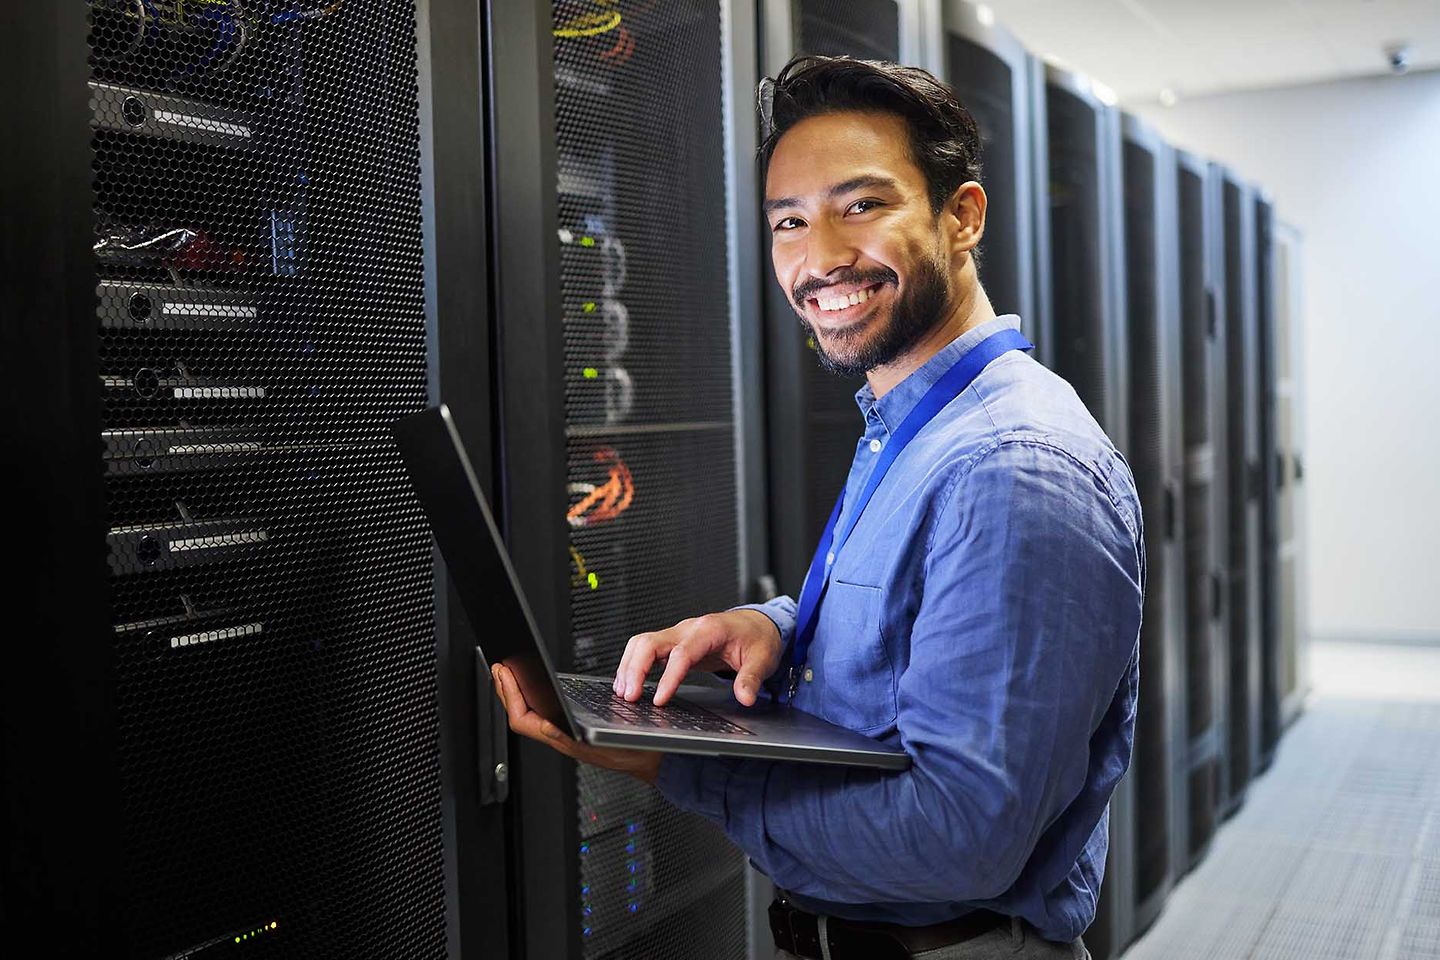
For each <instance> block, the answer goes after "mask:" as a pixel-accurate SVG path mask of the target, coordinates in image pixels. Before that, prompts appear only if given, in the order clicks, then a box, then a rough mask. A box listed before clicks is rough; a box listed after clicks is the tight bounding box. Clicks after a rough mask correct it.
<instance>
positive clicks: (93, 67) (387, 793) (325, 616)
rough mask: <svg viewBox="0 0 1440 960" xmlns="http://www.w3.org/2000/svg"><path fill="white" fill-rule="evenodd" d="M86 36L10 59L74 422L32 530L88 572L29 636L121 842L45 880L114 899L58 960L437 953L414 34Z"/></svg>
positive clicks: (176, 26) (126, 21)
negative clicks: (74, 724) (63, 646)
mask: <svg viewBox="0 0 1440 960" xmlns="http://www.w3.org/2000/svg"><path fill="white" fill-rule="evenodd" d="M52 6H53V7H56V8H59V7H65V8H66V9H68V10H72V11H77V12H76V13H71V14H60V13H53V12H52V11H51V9H50V8H51V7H52ZM81 9H82V8H81V6H80V5H79V4H73V5H49V4H46V5H40V6H39V7H36V8H34V9H32V8H24V10H23V15H22V19H23V20H24V22H26V23H28V24H30V26H29V27H26V28H22V29H21V30H20V31H18V32H19V34H20V35H21V36H26V35H28V36H30V37H31V38H32V39H34V40H35V41H36V46H37V53H36V54H35V61H34V63H33V64H32V65H33V66H34V67H35V68H36V70H35V73H34V75H33V76H32V80H33V79H34V78H36V77H43V78H45V80H46V81H47V82H50V83H52V84H53V90H54V91H57V96H58V98H59V104H60V108H59V109H58V110H57V111H56V113H55V115H54V118H53V121H47V122H46V123H42V124H38V125H37V127H35V128H33V129H36V130H37V131H40V132H42V133H43V134H44V136H45V141H44V142H43V143H37V144H36V145H35V146H36V149H35V151H34V153H35V159H36V160H39V159H40V158H45V159H47V160H48V161H49V162H51V163H53V164H54V170H56V171H58V172H59V177H57V178H54V179H51V178H45V180H46V182H48V183H49V184H51V189H54V188H55V187H58V188H60V189H61V190H62V192H63V195H61V194H53V195H51V196H50V197H48V199H49V200H52V201H54V202H55V207H54V208H53V209H54V211H55V212H54V214H53V216H54V218H55V220H56V221H57V223H56V226H55V227H52V228H44V229H41V230H39V231H37V233H36V234H35V237H37V238H45V239H46V241H47V242H52V243H53V245H52V246H51V247H50V248H49V249H48V250H45V253H46V254H47V258H48V256H53V257H54V258H55V264H56V266H55V267H53V268H51V269H50V271H49V272H48V273H46V272H41V273H38V274H37V278H44V279H43V282H44V283H52V284H54V287H55V288H56V289H54V290H52V292H53V293H59V294H61V295H60V296H58V297H57V298H56V300H55V303H56V304H59V305H61V309H60V310H57V312H56V316H57V317H63V318H65V319H66V320H68V323H67V324H66V325H65V326H64V329H65V330H66V337H64V338H57V339H59V340H60V341H61V343H62V344H63V346H64V348H66V349H68V350H70V351H71V352H70V353H69V355H68V356H66V357H65V358H64V364H63V365H61V364H57V365H56V366H54V367H50V368H48V369H47V371H46V373H47V376H48V377H50V378H53V381H54V384H55V386H53V387H50V388H49V390H50V392H51V393H52V394H60V393H66V392H70V391H73V394H71V398H70V399H71V400H72V401H73V403H72V404H71V405H69V406H68V409H67V411H66V412H67V413H68V414H69V415H70V416H69V419H68V422H65V423H60V422H55V421H50V420H49V417H50V416H51V414H49V413H40V414H38V415H37V417H36V419H37V420H38V421H39V422H40V423H42V424H45V428H46V430H47V432H48V436H44V437H42V436H40V435H39V434H35V435H34V437H35V439H36V440H37V441H39V445H38V446H37V448H36V450H37V452H38V451H39V450H42V449H46V448H48V449H49V451H50V453H47V454H46V455H45V456H44V457H43V458H41V459H43V460H44V461H45V462H48V463H51V464H53V465H55V467H56V468H60V467H63V470H64V474H65V475H64V476H63V477H57V480H59V482H58V483H57V484H56V485H55V486H54V488H53V489H50V490H37V491H35V495H36V499H35V501H34V507H35V510H36V512H37V513H39V514H42V515H45V516H56V515H62V516H63V515H65V514H67V513H69V512H70V511H72V510H73V511H75V512H76V518H75V521H74V524H73V526H72V525H71V522H70V521H68V520H67V521H66V523H65V526H64V528H62V529H61V530H59V531H56V533H55V534H52V536H55V537H64V538H68V540H69V542H67V543H64V545H63V546H64V549H65V551H67V552H73V553H74V554H75V555H76V556H78V557H82V558H86V560H87V561H88V560H91V559H95V560H100V561H101V562H100V563H95V564H94V565H93V566H92V565H90V564H89V563H87V562H83V561H77V562H75V563H73V564H66V565H63V566H60V567H55V568H52V569H51V570H49V571H46V572H45V573H44V574H42V576H43V577H44V578H45V579H46V580H47V582H55V581H54V580H53V579H52V578H53V577H55V576H64V577H66V578H70V582H69V583H65V584H64V587H65V588H66V589H67V591H69V592H72V593H73V595H74V598H75V599H74V602H73V603H66V602H63V601H62V602H59V603H54V606H53V609H52V610H51V611H50V612H48V613H46V614H45V616H47V617H50V618H54V617H57V616H58V615H60V614H61V613H62V612H63V614H64V616H65V617H66V618H67V619H68V618H69V617H70V616H71V615H72V614H73V615H75V616H76V617H77V618H79V619H77V620H75V621H73V622H71V623H70V624H69V625H68V626H66V627H64V628H63V629H60V630H57V631H55V632H54V633H53V634H41V635H53V636H55V637H57V638H60V637H63V638H65V639H66V640H67V641H73V643H71V644H70V646H71V647H72V649H73V650H74V651H75V652H76V654H77V656H76V663H75V665H74V666H68V665H65V664H63V663H55V664H54V666H55V667H56V668H57V676H59V677H66V678H67V679H66V681H65V684H64V685H65V687H66V688H67V689H68V690H69V691H70V694H69V695H70V696H72V697H73V696H77V695H78V696H79V698H80V701H81V702H77V703H75V707H76V711H77V714H79V715H80V716H83V717H84V718H85V721H86V723H87V725H89V726H90V727H91V728H92V730H93V731H94V733H95V740H96V741H97V742H98V743H100V744H102V745H103V748H104V750H105V753H106V754H107V755H106V756H103V757H85V760H86V761H87V762H88V761H90V760H95V761H97V762H96V765H95V766H94V767H93V768H92V769H91V770H90V771H89V772H88V773H87V776H91V777H95V778H98V779H99V780H100V781H103V782H99V783H98V784H95V789H94V791H93V792H87V793H86V794H85V797H86V801H87V803H96V802H97V801H98V802H100V803H102V805H103V807H104V809H105V811H106V813H104V814H102V815H101V819H102V822H105V823H106V827H107V829H110V830H112V831H113V832H112V833H111V837H110V838H107V839H106V840H105V841H103V842H102V843H100V844H98V845H97V850H96V855H97V857H98V861H97V862H94V863H89V864H87V863H86V862H85V861H83V860H82V861H70V862H68V863H59V864H58V867H59V868H60V869H58V870H57V869H51V870H49V871H47V872H46V873H47V875H48V877H49V879H50V881H51V883H52V884H53V885H52V886H50V887H49V889H48V892H50V893H53V894H56V895H57V896H56V899H57V901H59V902H74V901H75V899H76V898H74V897H72V896H71V895H70V894H69V893H68V892H66V891H67V890H68V888H69V887H70V885H71V884H72V883H75V884H77V886H78V887H79V888H80V889H81V890H87V889H88V890H97V889H101V888H104V892H106V893H109V894H111V895H112V897H113V899H112V900H111V902H110V903H109V904H102V905H101V906H100V907H98V908H97V909H96V910H94V911H92V912H91V914H90V916H88V917H84V918H80V920H79V922H78V923H71V922H58V923H55V924H53V925H50V926H49V928H48V934H47V935H48V936H52V937H58V938H65V937H71V936H73V937H74V938H75V940H76V941H77V945H78V944H87V943H94V941H95V940H96V939H97V938H96V936H95V931H94V930H93V929H92V928H90V927H89V926H87V923H88V921H90V920H93V919H94V918H95V917H105V916H106V915H107V914H109V917H108V919H109V920H110V921H111V923H110V926H109V927H108V928H107V929H105V930H104V931H103V932H102V938H101V942H102V943H103V944H104V946H103V947H102V948H101V949H98V950H94V951H87V955H98V954H101V953H104V954H105V955H117V956H138V957H155V956H175V955H181V954H184V955H194V954H196V953H198V952H199V951H201V950H211V949H218V948H220V947H222V946H229V945H232V944H235V943H236V942H246V943H249V944H251V945H252V946H253V947H254V949H257V950H260V951H262V952H268V953H270V955H273V956H318V955H366V954H372V955H373V954H379V955H385V956H396V957H422V956H423V957H440V956H444V955H445V954H446V952H447V927H446V919H447V918H446V912H445V898H446V891H445V869H444V857H443V837H444V827H443V823H442V821H443V816H444V813H443V806H442V800H441V779H440V762H439V749H440V741H439V723H438V717H437V707H436V644H435V618H434V600H433V589H432V588H433V578H432V566H431V552H430V542H429V535H428V531H427V529H426V527H425V524H424V519H423V515H422V514H421V512H420V510H419V508H418V505H417V504H416V503H415V502H414V500H413V497H412V496H411V494H410V492H409V489H408V484H407V483H406V482H405V480H404V471H403V469H402V468H401V465H400V464H399V461H398V457H397V456H396V455H395V452H394V450H393V447H392V445H391V443H390V441H389V438H388V433H387V429H386V428H387V426H388V423H389V422H390V421H391V420H393V419H395V418H397V417H399V416H401V415H404V414H406V413H410V412H413V411H415V410H418V409H420V408H421V407H423V405H424V404H425V401H426V397H427V356H426V338H427V327H426V314H425V295H426V288H425V271H424V249H423V240H422V238H423V231H422V190H421V161H420V156H421V150H420V147H421V141H420V122H419V117H420V91H419V89H418V84H417V49H416V8H415V4H414V3H413V2H402V0H390V2H375V3H370V4H345V5H339V6H326V7H325V8H323V9H321V8H320V7H318V6H317V7H316V8H315V9H314V10H312V11H310V15H307V16H296V15H291V14H289V13H282V12H273V11H272V12H269V13H266V14H264V15H261V14H260V13H259V12H258V11H257V10H252V11H251V15H250V16H241V15H239V14H238V13H237V8H226V9H225V10H223V11H221V10H219V9H218V8H215V7H213V6H212V5H198V6H195V5H191V6H184V7H183V9H182V6H181V5H171V6H168V7H166V8H165V9H164V10H159V9H156V8H155V7H154V5H146V7H145V9H144V10H143V11H142V10H140V9H139V8H138V7H137V5H135V4H128V3H110V2H104V0H97V2H94V3H90V4H88V5H87V6H85V7H84V8H83V11H84V12H83V13H80V12H78V11H81ZM32 17H34V18H35V19H33V20H32V19H31V18H32ZM37 24H39V25H43V26H44V27H48V28H49V29H51V30H52V31H54V32H52V33H51V35H50V36H49V37H46V38H45V39H44V40H41V39H40V38H39V35H38V33H33V32H31V31H32V30H34V28H35V27H36V25H37ZM7 34H10V31H8V30H7ZM77 49H78V50H80V51H82V55H81V56H79V57H75V56H74V53H75V51H76V50H77ZM49 50H59V51H67V52H65V53H59V54H50V53H48V52H40V51H49ZM85 53H88V69H87V65H86V63H87V60H86V57H85V56H84V54H85ZM87 98H88V103H87ZM47 99H48V98H47ZM381 120H383V122H379V121H381ZM31 163H32V160H31V159H30V158H28V157H26V158H20V159H19V160H18V161H17V164H23V165H24V166H25V167H30V166H31ZM76 169H84V170H86V171H87V172H88V173H89V174H90V175H88V176H86V177H85V178H84V179H83V180H76V179H74V178H73V177H71V174H72V173H73V172H74V171H75V170H76ZM20 182H27V180H26V178H23V177H22V178H20ZM22 222H23V221H22ZM77 224H79V225H80V228H78V229H77ZM10 226H11V224H10V223H9V222H8V221H7V232H8V230H9V228H10ZM32 239H33V238H30V237H27V238H24V240H23V242H21V239H20V238H16V237H13V236H7V237H6V248H7V249H8V250H16V251H23V250H28V249H30V248H31V246H32ZM77 241H78V242H77ZM62 272H63V275H62ZM61 287H63V288H64V290H63V293H62V291H61V290H60V289H58V288H61ZM35 349H39V346H38V344H37V345H35ZM47 349H48V350H49V352H50V353H51V359H59V358H58V357H55V356H54V352H55V348H54V347H50V348H47ZM42 396H45V395H44V394H43V393H37V394H36V397H34V398H30V399H32V400H33V399H36V398H39V397H42ZM81 397H83V398H84V399H83V401H82V400H81V399H80V398H81ZM47 399H48V398H47ZM57 409H60V408H59V407H58V406H57ZM27 429H29V428H27ZM82 449H83V450H85V451H86V453H85V454H84V455H83V456H80V457H76V458H74V459H71V451H78V450H82ZM56 454H58V455H56ZM96 521H98V522H96ZM43 539H46V538H42V540H43ZM58 545H59V543H58V542H57V546H58ZM101 563H103V566H102V565H101ZM57 585H59V584H58V583H57ZM55 599H57V598H51V602H53V601H54V600H55ZM82 611H83V612H82ZM91 650H93V651H97V652H96V653H94V654H93V655H92V654H88V653H87V651H91ZM92 656H93V657H94V659H91V657H92ZM33 719H34V718H32V720H33ZM31 729H33V726H32V727H31ZM61 729H64V727H63V726H62V727H61ZM88 739H89V738H88V737H84V738H77V742H79V740H86V741H88ZM66 749H67V751H68V749H69V747H67V748H66ZM8 755H9V754H8V749H7V757H8ZM7 806H8V805H7ZM32 812H34V813H37V814H39V813H42V811H40V810H38V809H35V808H32ZM67 812H73V811H67V810H66V808H65V807H64V805H63V804H61V805H59V807H58V809H57V810H56V811H55V812H54V813H53V815H54V816H61V815H63V814H65V813H67ZM106 818H113V820H107V819H106ZM84 819H88V816H87V817H86V818H84ZM42 823H43V821H39V820H37V821H36V822H33V823H30V824H29V826H30V827H31V829H32V830H33V829H36V828H39V827H41V826H42ZM57 827H59V825H58V824H57ZM73 828H74V824H66V825H64V826H63V827H61V829H64V830H66V831H68V830H71V829H73ZM83 829H84V828H82V831H83ZM82 835H83V833H82ZM27 849H29V850H32V851H34V850H37V849H38V848H37V847H36V846H35V845H33V844H27ZM56 866H57V862H55V861H51V867H52V868H55V867H56ZM76 871H86V872H88V871H94V872H95V873H97V874H98V875H99V876H98V878H97V879H94V880H91V879H87V878H84V877H80V876H77V875H76ZM87 896H88V894H84V895H82V899H83V898H84V897H87ZM5 899H6V900H7V903H8V902H15V903H17V904H18V903H20V902H23V900H20V899H18V898H17V899H16V900H15V901H11V898H10V897H9V896H8V894H7V896H6V898H5ZM7 909H10V908H9V906H7ZM52 918H53V917H52ZM53 919H61V920H63V918H53ZM65 949H66V948H65V947H61V948H59V952H64V950H65ZM81 949H83V947H82V948H81Z"/></svg>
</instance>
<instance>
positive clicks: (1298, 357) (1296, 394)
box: [1273, 221, 1310, 729]
mask: <svg viewBox="0 0 1440 960" xmlns="http://www.w3.org/2000/svg"><path fill="white" fill-rule="evenodd" d="M1273 240H1274V244H1275V263H1274V269H1275V408H1276V414H1275V423H1276V443H1277V445H1278V461H1279V462H1278V466H1279V471H1280V472H1279V477H1278V478H1277V481H1276V482H1277V484H1278V485H1279V491H1278V493H1277V495H1276V514H1277V519H1276V525H1275V526H1276V537H1277V540H1278V544H1277V548H1276V552H1277V556H1278V560H1277V566H1278V573H1277V584H1276V591H1277V593H1278V595H1279V601H1278V606H1279V618H1278V619H1279V627H1278V632H1279V640H1278V643H1279V646H1280V664H1281V666H1280V671H1279V672H1280V696H1281V702H1280V717H1281V726H1282V729H1283V728H1284V727H1286V726H1289V725H1290V724H1291V723H1293V722H1294V721H1295V719H1296V718H1297V717H1298V716H1299V714H1300V709H1301V706H1302V704H1303V703H1304V700H1305V696H1306V694H1307V693H1308V692H1309V688H1310V679H1309V656H1308V650H1309V642H1308V622H1307V617H1306V611H1307V605H1306V597H1305V593H1304V583H1305V580H1306V576H1305V486H1304V477H1305V468H1304V458H1303V449H1304V448H1303V437H1304V423H1303V420H1302V417H1301V411H1302V410H1303V408H1304V387H1305V383H1304V376H1303V368H1302V362H1303V359H1302V358H1303V356H1304V335H1305V327H1304V313H1305V312H1304V292H1303V286H1302V283H1301V276H1302V267H1303V259H1304V245H1303V243H1302V241H1301V236H1300V233H1299V231H1297V230H1296V229H1295V228H1294V227H1292V226H1290V225H1288V224H1285V223H1282V222H1278V221H1277V222H1276V224H1275V229H1274V235H1273Z"/></svg>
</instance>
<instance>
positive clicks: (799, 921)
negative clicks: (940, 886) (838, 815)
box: [770, 897, 1010, 960]
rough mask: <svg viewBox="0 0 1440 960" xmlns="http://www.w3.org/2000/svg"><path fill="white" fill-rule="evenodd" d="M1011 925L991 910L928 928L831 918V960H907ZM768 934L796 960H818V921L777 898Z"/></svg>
mask: <svg viewBox="0 0 1440 960" xmlns="http://www.w3.org/2000/svg"><path fill="white" fill-rule="evenodd" d="M1009 925H1010V918H1009V917H1006V916H1003V915H1001V914H998V913H993V912H991V911H989V910H975V911H972V912H971V913H967V914H965V915H964V916H963V917H959V918H957V919H955V920H946V921H945V922H943V923H932V924H930V925H928V926H924V927H906V926H901V925H899V924H894V923H870V922H866V921H861V920H842V919H841V918H839V917H830V918H829V919H828V920H827V921H826V922H825V933H826V939H828V940H829V941H830V960H891V958H893V960H906V958H908V957H910V956H911V955H912V954H916V953H920V952H921V951H923V950H934V949H937V948H939V947H948V946H950V945H952V944H956V943H964V942H965V941H966V940H973V939H975V938H976V937H978V936H980V935H981V934H985V933H989V932H990V931H991V930H994V929H995V928H996V927H1000V926H1005V927H1008V926H1009ZM770 933H771V934H772V935H773V936H774V937H775V946H776V947H778V948H779V949H781V950H786V951H788V952H790V953H793V954H795V955H796V956H797V957H807V958H810V960H820V958H821V957H822V956H823V954H822V953H821V952H820V918H819V917H817V916H816V915H815V914H813V913H809V912H807V911H805V910H801V909H800V908H799V907H797V906H795V905H794V904H792V903H791V902H790V901H788V900H786V899H785V898H784V897H776V898H775V900H774V902H773V903H771V904H770Z"/></svg>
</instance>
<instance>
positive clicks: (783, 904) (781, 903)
mask: <svg viewBox="0 0 1440 960" xmlns="http://www.w3.org/2000/svg"><path fill="white" fill-rule="evenodd" d="M769 913H770V935H771V936H772V937H773V938H774V939H775V946H776V947H778V948H780V949H781V950H784V951H787V952H788V953H793V954H795V955H796V956H797V957H815V958H818V957H821V956H823V952H822V951H821V949H820V924H819V921H818V920H817V919H816V918H815V917H813V916H812V915H810V914H809V913H806V912H804V911H801V910H799V909H797V908H796V907H795V906H794V905H793V904H791V903H790V901H788V900H786V899H785V898H784V897H782V896H777V897H776V898H775V899H774V900H773V901H771V903H770V911H769ZM797 918H798V919H801V920H802V921H805V920H808V921H810V922H809V924H806V923H804V922H802V923H801V924H800V927H801V929H797V928H796V923H795V921H796V919H797ZM812 931H813V932H812Z"/></svg>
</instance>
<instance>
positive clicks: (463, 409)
mask: <svg viewBox="0 0 1440 960" xmlns="http://www.w3.org/2000/svg"><path fill="white" fill-rule="evenodd" d="M417 13H418V23H417V28H418V29H417V34H418V39H419V50H420V63H419V68H420V70H419V73H420V91H421V111H420V131H421V161H422V166H421V177H422V198H423V210H424V222H425V232H424V245H425V251H426V258H425V271H426V276H427V294H426V298H425V307H426V316H427V326H428V328H429V352H430V362H429V379H430V391H429V392H430V398H431V401H432V402H444V403H445V404H447V405H448V407H449V408H450V411H451V413H452V415H453V416H454V417H455V419H456V422H457V423H458V424H459V427H460V430H461V433H462V435H463V436H464V437H465V438H466V439H467V442H468V446H469V454H470V458H471V460H472V462H473V463H474V464H475V468H476V473H477V475H478V476H479V478H480V482H481V484H482V486H483V487H484V488H485V491H486V494H487V496H489V497H490V498H491V501H492V502H495V501H496V499H497V494H498V489H497V487H496V484H495V482H494V480H495V458H494V456H493V452H494V451H493V443H494V437H493V436H492V430H491V423H492V417H493V414H494V402H493V401H494V383H493V377H492V371H491V365H492V362H493V352H492V350H491V345H490V340H491V334H492V332H493V322H492V320H491V310H490V304H491V294H492V292H493V291H492V284H491V283H490V271H489V270H488V269H486V264H488V263H489V261H490V254H491V245H490V243H489V239H488V236H487V231H488V227H489V220H488V217H487V209H488V207H489V204H488V202H487V200H488V198H487V196H486V185H487V170H488V169H489V167H490V163H489V158H488V149H487V148H488V147H489V143H488V132H489V128H488V124H487V123H486V101H485V90H484V89H482V85H481V83H480V78H481V77H482V76H483V75H484V73H485V68H486V66H487V64H488V54H489V51H488V45H487V44H486V43H485V35H486V33H487V30H488V24H487V23H486V22H485V21H484V18H483V16H482V14H481V10H480V8H479V7H478V6H477V5H476V4H475V3H473V2H469V0H426V2H423V3H420V4H418V5H417ZM435 570H436V577H435V588H436V603H435V609H436V641H437V663H438V687H439V689H438V702H439V706H440V722H441V727H440V744H441V770H440V776H441V781H442V783H444V784H445V790H444V791H443V802H444V809H445V833H444V844H445V849H446V852H447V856H446V891H447V896H446V902H445V911H446V917H447V920H448V923H447V926H448V930H449V942H448V946H449V953H450V955H452V956H468V957H490V956H497V957H504V956H509V955H510V949H511V931H510V923H509V919H510V908H511V902H510V901H511V897H512V893H511V891H512V890H513V889H514V878H513V877H512V875H511V872H510V870H509V869H508V864H509V862H510V860H511V854H512V853H513V851H512V850H511V849H509V838H510V835H511V831H510V829H509V824H508V823H507V811H506V809H505V806H504V805H503V802H502V800H503V797H504V794H505V790H506V785H507V783H508V780H509V764H508V760H509V757H508V755H507V753H505V752H503V751H502V752H497V751H494V750H493V749H492V746H491V745H492V744H494V743H495V742H496V741H497V739H500V738H503V737H504V736H505V731H504V720H503V718H502V716H500V715H499V714H498V712H497V710H496V709H495V707H496V704H495V702H494V696H493V692H492V689H491V686H490V684H489V682H488V678H487V677H485V676H484V670H483V668H482V669H477V659H476V649H477V634H476V625H473V624H471V623H470V621H469V619H468V617H466V615H465V613H464V611H463V610H462V608H461V605H460V601H459V598H458V596H456V595H454V593H453V586H452V585H451V583H450V581H449V578H448V576H446V574H445V565H444V562H443V560H442V559H441V558H440V557H439V554H438V551H436V553H435ZM482 760H483V766H482ZM502 764H503V766H501V765H502Z"/></svg>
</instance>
